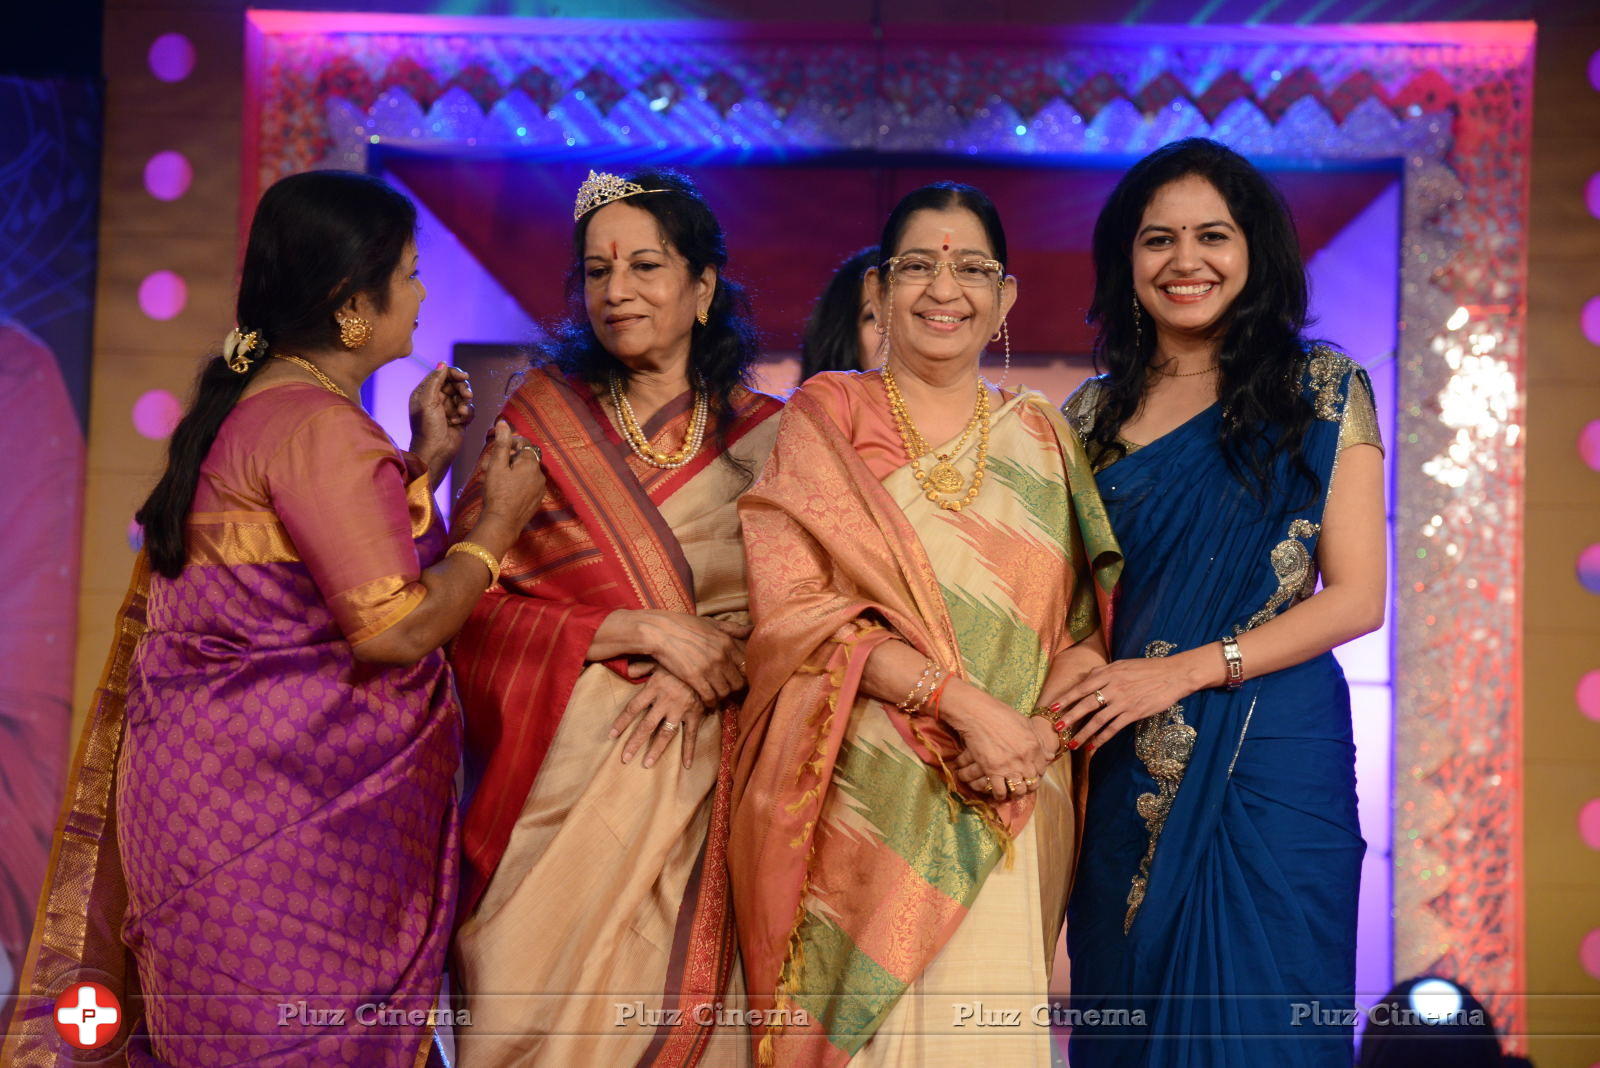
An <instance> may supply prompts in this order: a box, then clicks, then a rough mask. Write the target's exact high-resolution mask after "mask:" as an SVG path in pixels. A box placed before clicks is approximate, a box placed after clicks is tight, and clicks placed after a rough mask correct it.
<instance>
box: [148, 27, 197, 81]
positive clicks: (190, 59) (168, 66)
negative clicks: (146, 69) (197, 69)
mask: <svg viewBox="0 0 1600 1068" xmlns="http://www.w3.org/2000/svg"><path fill="white" fill-rule="evenodd" d="M149 62H150V73H151V74H154V75H155V76H156V77H157V78H160V79H161V80H162V81H164V82H181V81H183V80H184V79H185V78H187V77H188V76H189V75H190V74H191V73H192V72H193V71H194V45H193V44H192V43H190V41H189V38H187V37H185V36H184V35H183V34H181V33H164V34H162V35H161V36H160V37H157V38H156V39H155V41H154V42H153V43H152V44H151V45H150V55H149Z"/></svg>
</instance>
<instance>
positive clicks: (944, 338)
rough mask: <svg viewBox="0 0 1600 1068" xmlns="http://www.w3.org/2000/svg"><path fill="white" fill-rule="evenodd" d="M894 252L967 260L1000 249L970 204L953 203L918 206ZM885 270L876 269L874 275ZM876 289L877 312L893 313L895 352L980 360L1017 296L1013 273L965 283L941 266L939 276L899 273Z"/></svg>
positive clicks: (940, 358)
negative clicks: (922, 277)
mask: <svg viewBox="0 0 1600 1068" xmlns="http://www.w3.org/2000/svg"><path fill="white" fill-rule="evenodd" d="M894 255H895V256H913V255H914V256H920V257H923V258H925V259H927V260H932V261H954V262H956V263H958V264H960V263H968V262H972V261H978V260H990V259H993V258H994V255H995V253H994V249H993V248H991V247H990V245H989V238H988V235H987V234H986V233H985V232H984V229H983V223H982V221H980V220H979V218H978V217H977V216H976V215H974V214H973V213H972V212H971V211H969V210H967V209H966V208H962V207H953V208H941V209H924V210H922V211H918V212H915V213H913V214H912V215H911V217H910V218H909V219H907V220H906V225H905V229H904V230H903V232H902V233H901V237H900V243H899V246H898V247H897V248H895V249H894ZM877 277H878V276H877V275H876V274H872V275H869V278H871V279H873V280H874V282H875V281H876V279H877ZM869 291H870V292H871V293H872V295H873V302H874V304H875V310H876V314H878V315H879V316H883V315H884V314H885V313H887V316H888V318H887V323H888V328H889V337H890V339H891V341H892V344H893V350H894V352H895V353H896V354H897V355H898V356H900V357H901V358H911V359H923V360H928V361H932V362H936V363H943V362H947V361H952V360H965V361H970V362H972V363H973V364H976V363H977V361H978V358H979V357H980V356H981V355H982V354H983V349H984V346H985V345H987V344H988V343H989V338H990V337H991V336H993V334H994V333H995V331H996V330H998V329H999V328H1000V321H1001V319H1003V318H1004V317H1005V314H1006V313H1007V312H1009V311H1010V310H1011V305H1012V303H1013V302H1014V301H1015V300H1016V288H1015V285H1014V280H1013V279H1008V280H1007V281H1006V283H1005V284H1004V285H1002V284H1000V283H999V282H998V281H991V282H988V283H986V284H983V285H976V286H965V285H961V284H960V283H958V282H957V281H956V278H955V275H954V273H953V272H952V271H951V270H950V269H949V268H948V267H941V268H939V269H937V270H936V271H935V273H934V276H933V279H932V281H906V280H904V279H899V280H895V279H891V280H890V282H889V284H888V285H887V286H886V287H880V286H878V285H876V284H874V285H873V286H871V287H870V290H869Z"/></svg>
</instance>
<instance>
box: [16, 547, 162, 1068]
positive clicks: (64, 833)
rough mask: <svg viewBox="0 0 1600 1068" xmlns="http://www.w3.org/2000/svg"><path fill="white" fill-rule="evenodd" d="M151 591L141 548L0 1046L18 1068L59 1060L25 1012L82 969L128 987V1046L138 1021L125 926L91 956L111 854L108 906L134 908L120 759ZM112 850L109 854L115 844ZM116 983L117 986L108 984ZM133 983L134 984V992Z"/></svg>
mask: <svg viewBox="0 0 1600 1068" xmlns="http://www.w3.org/2000/svg"><path fill="white" fill-rule="evenodd" d="M149 592H150V561H149V557H148V555H147V554H146V553H145V552H144V550H140V552H139V555H138V557H137V558H136V559H135V561H134V565H133V575H132V578H131V579H130V580H129V585H128V593H127V596H126V597H125V598H124V600H123V602H122V607H121V608H120V609H118V611H117V616H116V627H115V631H114V633H115V635H116V637H115V638H114V639H113V641H112V645H111V651H110V653H109V655H108V656H107V658H106V665H105V668H104V670H103V671H102V673H101V676H100V684H99V685H98V686H97V687H96V688H95V696H94V703H93V706H92V707H91V709H90V713H89V720H88V722H87V723H86V724H85V725H84V728H83V736H82V737H81V738H80V739H79V740H78V748H77V752H76V754H75V755H74V756H73V760H72V764H71V767H70V769H69V774H68V778H67V790H66V796H65V798H64V799H63V801H62V805H61V815H60V817H59V818H58V820H57V822H56V832H55V837H54V839H53V840H52V842H51V846H50V862H49V866H48V867H47V868H46V871H45V881H44V887H43V889H42V890H41V891H40V895H39V907H38V910H37V912H36V914H35V917H34V927H33V937H32V938H31V939H30V940H29V945H28V952H27V956H26V957H24V958H23V965H22V975H21V978H20V981H19V982H18V984H17V1001H16V1005H15V1007H14V1010H13V1014H12V1018H11V1023H10V1032H9V1034H8V1035H7V1036H6V1041H5V1045H4V1046H3V1047H0V1063H4V1064H6V1065H12V1066H16V1068H50V1066H53V1065H56V1064H59V1063H60V1060H61V1057H62V1053H61V1050H60V1046H61V1040H60V1038H59V1036H57V1035H56V1033H55V1024H54V1016H53V1014H52V1013H48V1012H46V1013H43V1014H39V1013H37V1012H36V1013H35V1014H34V1015H33V1016H32V1017H31V1018H29V1017H28V1015H27V1010H28V1009H29V1008H34V1009H37V1007H38V1003H39V1002H41V1001H42V1002H45V1003H48V1004H54V1002H55V999H56V997H58V996H59V994H60V990H61V989H62V988H64V986H65V985H66V984H67V983H68V982H70V981H71V979H72V978H73V977H74V976H75V975H76V974H78V973H80V972H82V971H85V970H92V971H95V972H98V973H101V974H99V975H97V976H96V978H97V979H99V980H102V981H103V980H105V979H107V978H109V979H110V980H111V981H112V983H118V982H119V981H120V985H121V987H122V989H121V990H118V991H116V993H117V994H118V997H119V1000H120V1001H121V1002H122V1009H123V1027H122V1030H121V1031H119V1032H118V1035H119V1038H120V1040H121V1041H122V1042H123V1043H124V1044H126V1042H127V1040H128V1038H129V1037H130V1036H131V1035H132V1033H133V1030H134V1028H135V1027H137V1025H138V1023H139V1020H140V1015H141V1014H140V1012H139V1011H138V1008H137V1006H138V994H137V989H136V988H137V983H138V973H137V972H136V971H135V970H134V968H133V966H132V962H131V960H130V959H129V957H128V954H127V951H126V949H124V948H123V947H122V944H121V941H120V934H121V924H120V922H119V923H117V924H116V925H115V929H114V931H113V937H114V938H115V939H116V942H115V945H114V946H110V945H108V946H97V947H93V948H94V949H97V950H101V951H107V952H106V953H105V956H106V959H105V961H104V965H105V966H104V967H95V966H93V965H91V964H90V963H89V962H88V961H87V959H86V958H87V957H88V955H89V953H90V952H91V947H90V945H89V916H90V910H91V908H93V907H94V906H95V904H96V902H95V901H94V897H95V894H96V884H97V883H99V882H100V878H101V876H102V869H103V868H104V867H105V866H106V863H107V860H108V859H109V861H110V864H111V870H110V871H107V872H104V875H105V877H108V878H110V879H112V880H113V881H112V883H111V884H109V885H107V886H106V887H105V889H103V890H102V891H101V892H102V893H105V894H108V895H112V896H113V900H108V901H105V902H103V904H105V905H107V906H109V907H114V906H116V905H121V906H122V907H123V908H124V909H125V908H126V902H127V888H126V885H125V884H124V883H123V881H122V861H121V858H120V857H118V856H116V855H115V850H116V834H115V830H114V824H115V820H116V813H115V809H114V805H115V798H116V783H117V762H118V758H119V755H120V754H121V751H122V739H123V726H124V717H125V712H126V700H127V692H128V671H129V668H130V667H131V665H132V662H133V652H134V649H135V647H136V646H137V645H138V642H139V639H140V638H141V637H143V636H144V633H145V631H146V629H147V628H146V623H145V621H146V614H145V613H146V606H147V604H148V601H149ZM108 848H109V849H110V850H111V854H110V855H108V854H107V853H106V850H107V849H108ZM108 985H109V984H108ZM130 988H132V989H130ZM126 1063H127V1054H126V1052H125V1045H124V1048H123V1049H119V1050H118V1051H117V1052H116V1053H115V1054H113V1055H112V1056H110V1057H107V1058H105V1059H103V1060H99V1061H96V1064H99V1065H114V1066H121V1065H125V1064H126Z"/></svg>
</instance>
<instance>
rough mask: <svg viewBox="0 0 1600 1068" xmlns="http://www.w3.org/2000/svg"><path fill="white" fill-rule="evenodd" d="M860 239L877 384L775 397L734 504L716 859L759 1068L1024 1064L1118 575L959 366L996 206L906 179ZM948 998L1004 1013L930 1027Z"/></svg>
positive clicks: (1050, 476) (979, 332)
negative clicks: (756, 476)
mask: <svg viewBox="0 0 1600 1068" xmlns="http://www.w3.org/2000/svg"><path fill="white" fill-rule="evenodd" d="M880 249H881V256H882V259H881V260H880V261H879V263H878V264H877V265H876V266H875V267H874V268H873V270H872V272H871V273H870V275H869V286H870V289H869V292H870V293H871V294H872V297H873V304H874V310H875V311H876V312H877V322H878V324H879V327H880V328H881V329H882V330H883V331H884V332H885V334H886V336H887V339H888V343H889V354H888V359H887V362H886V364H885V366H884V367H883V369H882V370H877V371H869V372H866V373H864V374H846V373H832V374H827V373H825V374H820V375H818V376H817V377H815V378H813V379H811V380H810V381H809V382H807V383H805V384H804V385H803V386H801V387H800V389H799V390H798V391H797V392H796V393H795V394H794V396H793V397H792V398H791V400H790V403H789V405H788V407H787V408H786V409H785V411H784V416H783V420H782V427H781V428H780V430H779V433H778V443H777V447H776V449H775V450H774V453H773V458H772V461H771V462H770V463H769V465H768V467H767V471H766V474H765V475H764V476H763V478H762V480H761V481H760V482H759V483H758V484H757V485H756V486H755V487H754V488H753V489H752V490H751V491H750V492H749V493H748V494H747V495H746V496H745V498H744V499H743V501H741V502H740V513H741V515H742V516H743V518H744V525H745V546H746V551H747V555H748V558H749V562H750V584H751V604H752V611H753V613H754V615H755V620H756V624H755V631H754V634H753V636H752V637H751V640H750V659H749V664H750V694H749V697H748V699H747V701H746V704H745V710H744V712H745V717H746V720H747V722H746V724H745V737H744V739H743V740H742V742H741V747H740V758H739V777H738V792H737V793H736V796H735V808H734V840H733V854H732V864H733V873H734V899H735V912H736V915H737V917H738V923H739V932H740V942H741V947H742V950H743V954H744V968H745V975H746V977H747V986H748V994H749V998H750V1005H751V1008H752V1009H753V1010H758V1011H760V1012H761V1013H763V1014H764V1015H763V1018H762V1022H763V1024H764V1025H765V1026H763V1027H762V1028H761V1033H760V1035H759V1036H758V1039H759V1041H758V1046H757V1056H758V1059H759V1060H761V1061H762V1062H764V1063H776V1064H782V1065H835V1064H844V1063H846V1062H850V1063H854V1064H885V1065H889V1064H946V1063H950V1064H974V1063H985V1064H993V1065H1014V1064H1019V1065H1040V1066H1045V1065H1048V1064H1050V1032H1049V1028H1048V1026H1042V1027H1041V1026H1035V1025H1034V1023H1033V1016H1032V1011H1033V1008H1034V1006H1035V1005H1037V1004H1039V1003H1040V1002H1042V1001H1043V1000H1044V996H1045V994H1046V991H1047V984H1048V977H1049V973H1050V962H1051V956H1052V954H1053V951H1054V948H1055V945H1056V940H1057V936H1058V934H1059V932H1060V925H1061V920H1062V914H1063V912H1064V910H1065V908H1066V895H1067V885H1068V879H1069V873H1070V871H1071V866H1072V858H1073V853H1074V847H1075V813H1076V811H1077V804H1076V802H1075V800H1074V798H1073V792H1074V789H1075V780H1074V776H1073V774H1072V771H1071V767H1070V764H1071V762H1070V760H1068V759H1062V757H1063V756H1064V755H1065V746H1064V739H1063V737H1062V734H1061V732H1060V731H1058V730H1057V729H1056V727H1057V724H1056V723H1054V722H1053V720H1055V719H1057V718H1058V717H1059V711H1060V709H1059V705H1058V702H1057V700H1056V697H1057V696H1059V695H1060V694H1062V693H1063V692H1064V691H1065V690H1066V689H1067V687H1068V686H1070V685H1071V684H1072V683H1073V682H1075V681H1077V680H1078V679H1079V678H1081V677H1082V676H1083V675H1084V673H1085V672H1086V671H1088V670H1089V669H1090V668H1091V667H1093V666H1095V665H1098V664H1103V663H1104V662H1105V652H1104V648H1105V647H1104V645H1103V643H1102V642H1101V640H1100V634H1101V631H1100V628H1101V623H1102V621H1103V620H1104V618H1105V617H1104V614H1103V611H1104V608H1105V605H1106V599H1107V597H1108V595H1109V593H1110V591H1111V589H1112V587H1113V584H1114V582H1115V577H1116V572H1117V568H1118V566H1119V562H1120V561H1119V557H1118V554H1117V551H1116V547H1115V544H1114V542H1113V541H1112V538H1111V533H1110V529H1109V527H1108V526H1107V524H1106V521H1105V517H1104V514H1103V510H1102V508H1101V505H1100V501H1099V497H1098V496H1097V494H1096V492H1095V487H1094V480H1093V477H1092V475H1091V474H1090V471H1089V467H1088V461H1087V458H1086V457H1085V455H1084V453H1083V450H1082V447H1081V446H1080V445H1079V443H1078V441H1077V439H1076V438H1075V437H1074V436H1073V434H1072V432H1071V430H1070V429H1069V428H1068V426H1067V424H1066V422H1065V421H1064V420H1063V419H1062V418H1061V416H1060V414H1059V413H1058V412H1057V411H1056V410H1055V409H1054V408H1053V407H1052V406H1051V405H1050V404H1048V403H1047V402H1045V400H1044V399H1043V398H1042V397H1041V396H1040V395H1039V394H1037V393H1033V392H1028V391H1024V392H1021V393H1015V394H1012V393H1006V392H1003V391H1001V390H998V389H996V388H994V387H992V386H990V385H989V384H988V383H987V382H986V381H984V379H983V377H982V374H981V372H980V369H979V360H980V357H981V356H982V354H983V352H984V349H985V347H986V346H987V344H988V343H989V341H990V340H991V338H992V337H999V336H1001V335H1002V334H1003V331H1004V330H1005V326H1004V323H1005V318H1006V315H1007V313H1008V312H1009V311H1010V310H1011V307H1012V305H1013V303H1014V302H1015V300H1016V299H1017V280H1016V279H1015V278H1011V277H1009V276H1007V275H1006V273H1005V258H1006V241H1005V233H1004V230H1003V229H1002V227H1001V223H1000V218H999V215H998V213H997V212H996V211H995V208H994V205H993V204H992V203H990V201H989V199H988V198H987V197H986V196H984V194H983V193H981V192H980V191H978V190H976V189H973V188H971V187H969V186H963V185H956V184H951V183H941V184H937V185H932V186H927V187H924V188H922V189H919V190H917V191H915V192H913V193H910V194H908V195H907V196H906V197H905V198H904V199H903V200H902V201H901V202H900V203H899V205H898V206H897V207H896V208H895V209H894V211H893V213H892V214H891V215H890V217H889V219H888V221H887V224H886V225H885V227H884V233H883V240H882V244H881V245H880ZM1052 705H1056V706H1057V707H1056V708H1054V709H1053V708H1052V707H1051V706H1052ZM974 998H978V999H980V1000H982V1002H983V1003H984V1005H985V1006H986V1007H987V1008H988V1009H990V1010H1006V1011H1012V1010H1021V1011H1022V1012H1023V1014H1024V1016H1023V1019H1024V1020H1025V1021H1026V1022H1025V1023H1024V1024H1023V1026H1022V1027H1019V1028H1017V1029H1014V1030H1013V1029H1006V1030H1005V1031H1004V1033H1001V1032H1000V1031H999V1030H995V1029H988V1030H985V1029H976V1028H972V1027H965V1028H963V1027H961V1026H959V1025H957V1024H956V1021H955V1010H956V1009H957V1008H958V1007H959V1004H958V1003H967V1004H970V1003H972V1001H973V1000H974Z"/></svg>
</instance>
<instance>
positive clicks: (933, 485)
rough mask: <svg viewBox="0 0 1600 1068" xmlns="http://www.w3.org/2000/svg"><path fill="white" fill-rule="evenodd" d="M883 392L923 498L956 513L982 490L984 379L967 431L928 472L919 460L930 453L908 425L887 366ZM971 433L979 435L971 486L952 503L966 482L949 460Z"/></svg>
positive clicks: (985, 453)
mask: <svg viewBox="0 0 1600 1068" xmlns="http://www.w3.org/2000/svg"><path fill="white" fill-rule="evenodd" d="M883 390H884V392H885V393H887V394H888V396H889V414H890V415H891V416H893V417H894V425H895V429H896V430H898V431H899V432H900V443H901V445H903V446H904V447H905V450H906V458H907V459H908V460H910V461H911V475H912V477H913V478H915V479H916V480H917V485H918V486H920V487H921V488H922V493H923V496H925V497H927V498H928V500H930V501H932V502H933V503H935V504H937V505H938V506H939V507H940V508H943V509H945V510H946V511H951V512H959V511H961V509H963V508H965V507H966V506H967V505H969V504H971V503H972V502H973V501H974V500H976V499H977V497H978V491H979V490H980V489H982V488H983V476H984V472H985V469H986V468H987V467H988V461H989V425H990V424H989V390H988V389H987V388H985V386H984V384H983V379H982V378H979V379H978V399H977V403H976V404H975V405H973V409H972V418H971V419H970V420H968V421H967V427H966V429H965V430H963V431H962V432H961V436H960V437H959V438H957V439H956V443H955V444H954V445H953V446H951V447H950V450H949V451H948V452H943V453H937V454H935V457H934V459H935V460H936V462H935V463H934V465H933V467H932V469H931V470H929V471H923V470H922V457H923V456H925V455H927V454H928V453H929V452H932V451H933V450H932V449H930V448H929V446H928V441H927V439H926V438H924V437H923V436H922V433H921V431H919V430H918V429H917V426H916V424H915V423H913V422H912V421H911V411H910V409H908V408H907V407H906V399H905V396H904V395H903V394H901V392H900V386H899V383H897V382H896V381H895V380H894V372H893V371H891V370H890V369H889V368H888V367H887V366H885V367H884V368H883ZM974 430H976V431H977V432H978V449H977V458H976V463H975V465H974V467H973V472H972V485H971V486H970V487H968V489H967V492H966V494H965V495H964V496H963V497H960V498H958V499H953V498H952V497H951V495H953V494H956V493H960V492H961V489H962V487H963V486H965V485H966V480H965V479H963V478H962V477H961V472H960V471H958V470H957V469H956V466H955V464H954V463H952V462H951V460H952V459H953V458H954V457H955V456H956V454H957V453H959V452H960V451H961V450H962V449H963V448H964V447H965V446H966V443H967V439H968V438H970V437H971V436H972V432H973V431H974ZM941 494H943V495H944V496H941Z"/></svg>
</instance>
